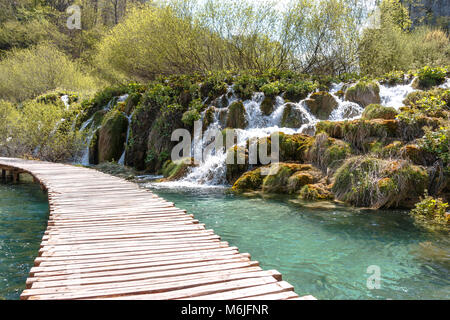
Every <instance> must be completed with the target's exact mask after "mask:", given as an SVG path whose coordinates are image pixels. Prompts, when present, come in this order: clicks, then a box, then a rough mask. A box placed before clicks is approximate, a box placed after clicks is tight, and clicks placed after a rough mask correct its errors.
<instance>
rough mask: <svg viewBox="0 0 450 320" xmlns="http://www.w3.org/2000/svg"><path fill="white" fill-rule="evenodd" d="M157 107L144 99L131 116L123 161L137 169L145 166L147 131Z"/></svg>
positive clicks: (153, 119)
mask: <svg viewBox="0 0 450 320" xmlns="http://www.w3.org/2000/svg"><path fill="white" fill-rule="evenodd" d="M158 112H159V108H158V106H157V105H156V104H155V103H154V102H153V101H149V100H147V101H144V103H141V104H140V105H139V106H137V107H136V109H135V112H134V114H133V117H132V118H131V130H130V136H129V139H128V146H127V153H126V154H125V163H126V164H127V165H129V166H132V167H134V168H136V169H137V170H144V169H145V168H146V163H145V160H146V156H147V146H148V136H149V132H150V130H151V128H152V125H153V124H154V121H155V119H156V118H157V116H158Z"/></svg>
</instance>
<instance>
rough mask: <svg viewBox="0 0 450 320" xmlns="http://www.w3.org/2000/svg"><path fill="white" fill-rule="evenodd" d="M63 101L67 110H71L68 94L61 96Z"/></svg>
mask: <svg viewBox="0 0 450 320" xmlns="http://www.w3.org/2000/svg"><path fill="white" fill-rule="evenodd" d="M61 101H62V102H63V103H64V106H65V107H66V110H67V109H69V107H70V104H69V96H68V95H67V94H65V95H63V96H61Z"/></svg>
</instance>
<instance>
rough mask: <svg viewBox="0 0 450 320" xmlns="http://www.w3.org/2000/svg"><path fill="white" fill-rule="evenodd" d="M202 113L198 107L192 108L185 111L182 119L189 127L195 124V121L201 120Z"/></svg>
mask: <svg viewBox="0 0 450 320" xmlns="http://www.w3.org/2000/svg"><path fill="white" fill-rule="evenodd" d="M200 119H201V115H200V113H199V112H198V111H197V110H196V109H190V110H188V111H186V112H185V113H183V117H182V118H181V121H182V122H183V123H184V124H185V125H186V126H188V127H192V126H193V125H194V121H197V120H200Z"/></svg>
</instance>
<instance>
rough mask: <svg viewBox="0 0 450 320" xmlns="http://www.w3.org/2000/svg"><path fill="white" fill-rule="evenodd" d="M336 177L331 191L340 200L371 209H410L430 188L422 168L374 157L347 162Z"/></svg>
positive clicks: (353, 159)
mask: <svg viewBox="0 0 450 320" xmlns="http://www.w3.org/2000/svg"><path fill="white" fill-rule="evenodd" d="M334 178H335V182H334V184H333V189H332V190H333V192H334V194H335V195H336V198H337V199H338V200H341V201H345V202H348V203H350V204H353V205H356V206H362V207H372V208H381V207H398V206H408V205H409V204H410V201H411V200H415V199H417V198H418V197H419V196H420V195H421V194H422V193H423V191H424V190H425V188H426V187H427V185H428V174H427V171H426V170H424V169H423V168H422V167H419V166H415V165H411V164H410V163H409V162H407V161H403V160H382V159H377V158H372V157H354V158H350V159H348V160H347V161H346V162H345V163H344V164H343V165H342V167H340V168H339V169H338V170H337V172H336V174H335V177H334Z"/></svg>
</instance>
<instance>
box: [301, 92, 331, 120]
mask: <svg viewBox="0 0 450 320" xmlns="http://www.w3.org/2000/svg"><path fill="white" fill-rule="evenodd" d="M305 103H306V105H307V106H308V108H309V110H310V111H311V113H312V114H313V115H315V116H316V118H318V119H321V120H326V119H328V118H329V117H330V114H331V112H332V111H333V110H334V109H335V108H336V107H337V106H338V102H337V101H336V99H335V98H334V97H333V96H332V95H331V94H329V93H328V92H325V91H319V92H315V93H313V94H312V95H311V96H310V97H309V99H306V100H305Z"/></svg>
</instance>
